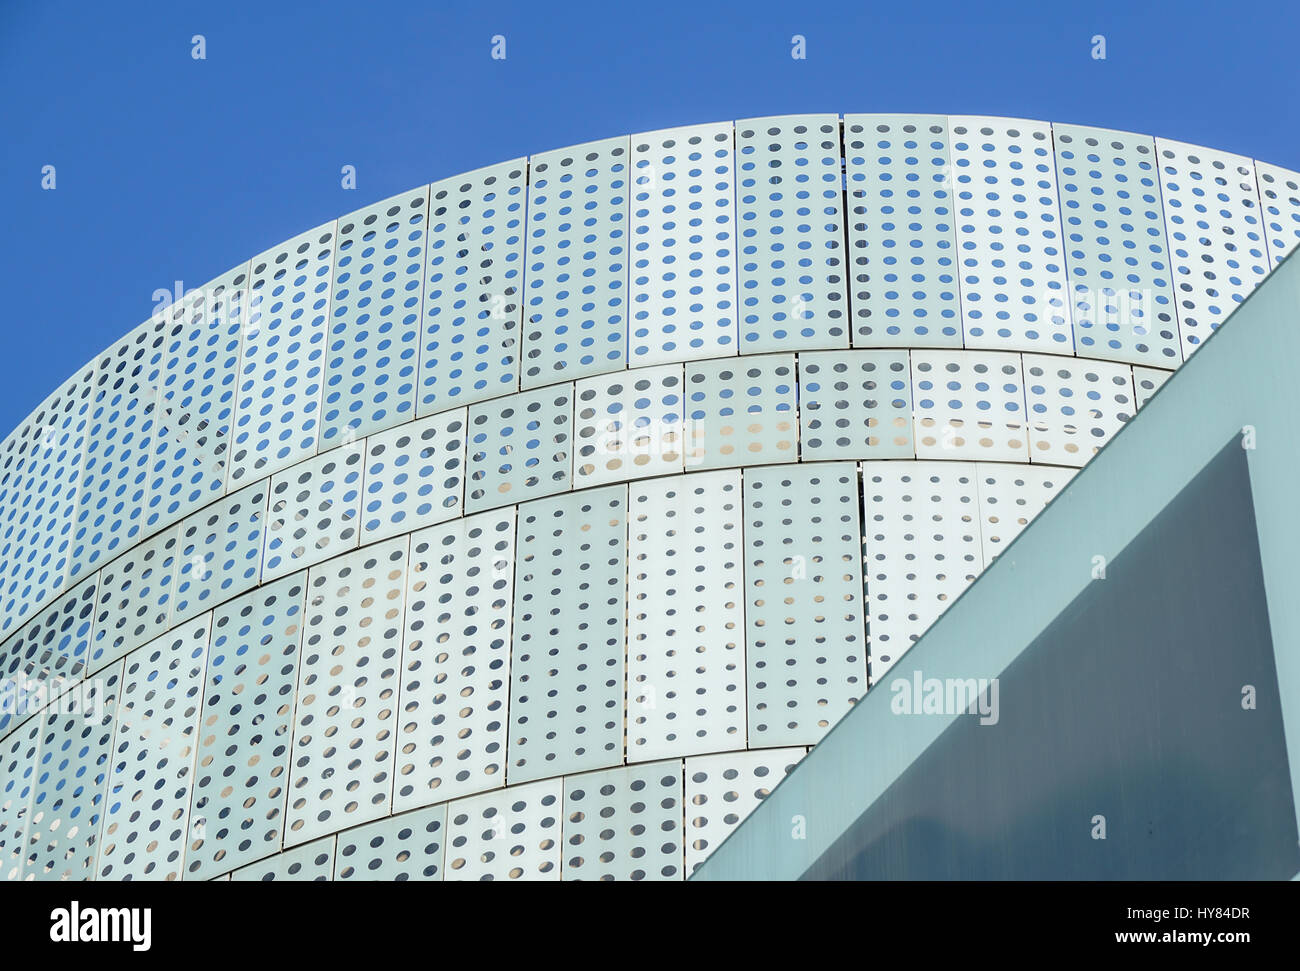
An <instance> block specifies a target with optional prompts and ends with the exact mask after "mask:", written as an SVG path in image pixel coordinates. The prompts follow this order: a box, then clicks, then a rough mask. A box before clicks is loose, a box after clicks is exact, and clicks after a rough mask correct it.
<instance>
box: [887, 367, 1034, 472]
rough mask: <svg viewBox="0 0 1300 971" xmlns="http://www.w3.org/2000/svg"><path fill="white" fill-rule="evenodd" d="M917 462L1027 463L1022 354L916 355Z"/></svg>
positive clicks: (913, 370)
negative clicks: (974, 461) (988, 461)
mask: <svg viewBox="0 0 1300 971" xmlns="http://www.w3.org/2000/svg"><path fill="white" fill-rule="evenodd" d="M912 395H913V406H914V412H913V414H914V418H915V422H916V424H915V434H916V456H917V458H922V459H926V458H936V459H966V458H971V459H974V458H978V459H992V460H996V461H1005V462H1027V461H1028V460H1029V438H1028V435H1027V434H1026V430H1025V424H1024V423H1025V386H1024V375H1023V373H1022V370H1021V363H1020V355H1019V354H996V353H980V352H977V351H913V352H912Z"/></svg>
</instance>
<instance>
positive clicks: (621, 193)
mask: <svg viewBox="0 0 1300 971" xmlns="http://www.w3.org/2000/svg"><path fill="white" fill-rule="evenodd" d="M629 161H630V160H629V141H628V139H627V137H626V136H624V137H621V138H607V139H605V140H603V141H599V142H588V143H587V144H585V145H575V146H573V147H572V148H561V149H556V150H555V151H553V152H543V153H542V154H540V155H534V156H533V157H532V159H531V160H530V165H529V182H530V185H529V193H528V239H527V255H526V264H527V266H526V273H525V276H526V278H527V279H526V287H527V292H526V294H525V298H524V345H523V346H524V368H523V387H524V388H535V387H537V386H539V385H543V384H552V383H554V382H556V381H559V380H562V379H564V378H584V377H588V376H590V375H593V374H604V373H606V372H608V371H616V370H619V369H620V368H623V367H626V366H627V355H626V346H627V289H628V288H627V281H628V262H627V261H628V199H629V189H630V187H629V184H628V183H629V168H630V165H629Z"/></svg>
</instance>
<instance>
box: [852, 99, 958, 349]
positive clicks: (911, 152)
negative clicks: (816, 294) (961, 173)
mask: <svg viewBox="0 0 1300 971" xmlns="http://www.w3.org/2000/svg"><path fill="white" fill-rule="evenodd" d="M948 143H949V138H948V119H947V117H946V116H944V115H845V116H844V148H845V180H846V187H847V192H848V205H849V220H848V238H849V248H850V257H851V259H852V266H853V291H852V292H853V345H854V346H855V347H961V342H962V330H961V300H960V297H959V294H958V285H957V235H956V229H955V223H954V221H953V220H954V214H953V185H954V181H955V180H954V177H953V168H952V162H951V159H950V152H949V144H948Z"/></svg>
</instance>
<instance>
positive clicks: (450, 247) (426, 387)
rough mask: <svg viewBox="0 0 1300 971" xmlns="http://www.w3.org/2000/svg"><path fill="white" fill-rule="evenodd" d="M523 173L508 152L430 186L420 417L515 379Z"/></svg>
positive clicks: (508, 386) (510, 386)
mask: <svg viewBox="0 0 1300 971" xmlns="http://www.w3.org/2000/svg"><path fill="white" fill-rule="evenodd" d="M526 173H527V162H526V161H525V160H524V159H515V160H513V161H510V162H502V163H500V164H498V165H492V166H489V167H487V168H483V169H478V170H476V171H474V172H468V173H466V174H465V175H458V176H455V177H454V178H450V179H444V180H443V181H442V182H435V183H434V184H433V185H432V186H431V187H430V190H429V250H428V256H427V258H426V261H425V277H424V323H423V325H422V334H421V346H420V382H419V389H418V397H419V403H418V405H417V409H418V413H419V414H420V415H431V414H433V413H434V412H438V411H445V410H446V409H448V408H455V407H456V406H458V405H465V404H471V403H473V402H475V401H482V400H483V399H484V398H491V397H493V396H495V395H500V394H507V393H509V392H511V391H514V390H516V389H517V388H518V387H519V333H520V317H521V314H522V308H521V303H522V296H521V293H520V288H521V287H522V286H523V250H524V242H523V238H524V216H525V201H526V197H527V184H526V181H525V179H526Z"/></svg>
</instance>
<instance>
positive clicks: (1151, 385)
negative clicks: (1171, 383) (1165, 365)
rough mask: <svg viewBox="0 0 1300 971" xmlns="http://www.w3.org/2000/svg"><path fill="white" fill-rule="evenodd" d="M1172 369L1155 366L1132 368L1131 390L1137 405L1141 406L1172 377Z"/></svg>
mask: <svg viewBox="0 0 1300 971" xmlns="http://www.w3.org/2000/svg"><path fill="white" fill-rule="evenodd" d="M1173 373H1174V372H1173V371H1161V370H1158V369H1156V368H1149V367H1136V366H1135V367H1134V368H1133V392H1134V395H1135V399H1136V402H1137V407H1138V408H1141V407H1143V406H1144V405H1145V404H1146V403H1147V401H1148V400H1150V398H1151V396H1152V395H1153V394H1155V393H1156V392H1157V391H1159V390H1160V386H1161V385H1162V384H1164V383H1165V382H1166V381H1168V380H1169V379H1170V378H1171V377H1173Z"/></svg>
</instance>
